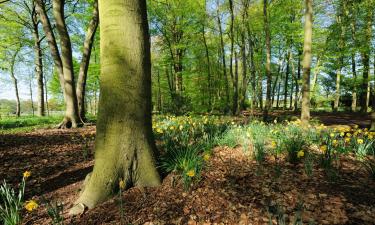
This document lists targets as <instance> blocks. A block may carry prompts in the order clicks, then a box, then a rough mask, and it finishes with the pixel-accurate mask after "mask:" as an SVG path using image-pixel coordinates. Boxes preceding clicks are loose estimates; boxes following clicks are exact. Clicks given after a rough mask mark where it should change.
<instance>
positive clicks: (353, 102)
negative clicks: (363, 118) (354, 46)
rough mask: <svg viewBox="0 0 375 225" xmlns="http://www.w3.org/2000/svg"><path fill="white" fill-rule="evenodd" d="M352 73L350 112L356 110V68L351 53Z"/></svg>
mask: <svg viewBox="0 0 375 225" xmlns="http://www.w3.org/2000/svg"><path fill="white" fill-rule="evenodd" d="M352 73H353V83H354V84H353V91H352V106H351V109H352V112H355V111H357V69H356V62H355V56H354V54H352Z"/></svg>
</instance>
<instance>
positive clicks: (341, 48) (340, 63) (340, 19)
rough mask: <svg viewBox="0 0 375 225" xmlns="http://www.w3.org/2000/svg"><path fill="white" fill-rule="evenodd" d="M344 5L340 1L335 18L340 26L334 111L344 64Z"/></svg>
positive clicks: (337, 103)
mask: <svg viewBox="0 0 375 225" xmlns="http://www.w3.org/2000/svg"><path fill="white" fill-rule="evenodd" d="M343 7H344V6H343V5H342V3H340V9H339V12H338V15H337V17H336V20H337V24H338V25H339V28H340V37H339V51H338V53H337V54H338V55H339V58H338V60H339V61H338V62H337V65H338V68H337V71H336V92H335V99H334V103H333V111H334V112H337V111H338V109H339V104H340V91H341V90H340V83H341V70H342V67H343V64H344V58H343V57H344V56H343V51H344V45H345V40H344V38H345V37H344V36H345V26H344V24H343V19H344V17H343V11H344V8H343Z"/></svg>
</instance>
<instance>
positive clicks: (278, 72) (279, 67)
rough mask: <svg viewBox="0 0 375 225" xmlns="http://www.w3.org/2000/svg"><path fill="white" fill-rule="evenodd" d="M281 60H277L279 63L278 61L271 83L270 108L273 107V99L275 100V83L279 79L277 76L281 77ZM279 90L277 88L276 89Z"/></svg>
mask: <svg viewBox="0 0 375 225" xmlns="http://www.w3.org/2000/svg"><path fill="white" fill-rule="evenodd" d="M282 64H283V62H281V60H279V63H278V67H277V73H276V78H275V81H274V82H273V85H272V92H271V93H272V94H271V96H272V98H271V108H273V103H274V100H275V93H276V87H277V83H278V81H279V77H280V76H281V78H280V79H282V75H281V67H283V65H282ZM278 91H279V90H278Z"/></svg>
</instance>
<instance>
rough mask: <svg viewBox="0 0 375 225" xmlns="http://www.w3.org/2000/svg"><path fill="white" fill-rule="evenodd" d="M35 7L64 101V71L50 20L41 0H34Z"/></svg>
mask: <svg viewBox="0 0 375 225" xmlns="http://www.w3.org/2000/svg"><path fill="white" fill-rule="evenodd" d="M34 2H35V8H36V11H37V13H38V16H39V20H40V22H41V23H42V27H43V31H44V34H45V36H46V39H47V42H48V45H49V48H50V51H51V55H52V58H53V61H54V64H55V68H56V69H57V73H58V75H59V81H60V86H61V90H62V91H63V94H64V101H65V81H64V72H63V65H62V62H61V57H60V53H59V48H58V47H57V43H56V38H55V34H54V33H53V31H52V25H51V22H50V20H49V18H48V16H47V11H46V9H45V5H44V2H43V0H34Z"/></svg>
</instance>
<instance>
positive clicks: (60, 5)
mask: <svg viewBox="0 0 375 225" xmlns="http://www.w3.org/2000/svg"><path fill="white" fill-rule="evenodd" d="M64 5H65V0H53V15H54V17H55V20H56V27H57V31H58V33H59V37H60V46H61V62H62V65H63V74H64V81H65V82H64V90H65V102H66V108H65V117H64V120H63V122H62V123H61V124H60V126H59V127H61V128H70V127H73V128H75V127H78V126H80V125H82V121H81V118H80V117H79V114H78V103H77V95H76V89H75V81H74V69H73V56H72V46H71V42H70V37H69V34H68V30H67V27H66V24H65V16H64Z"/></svg>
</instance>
